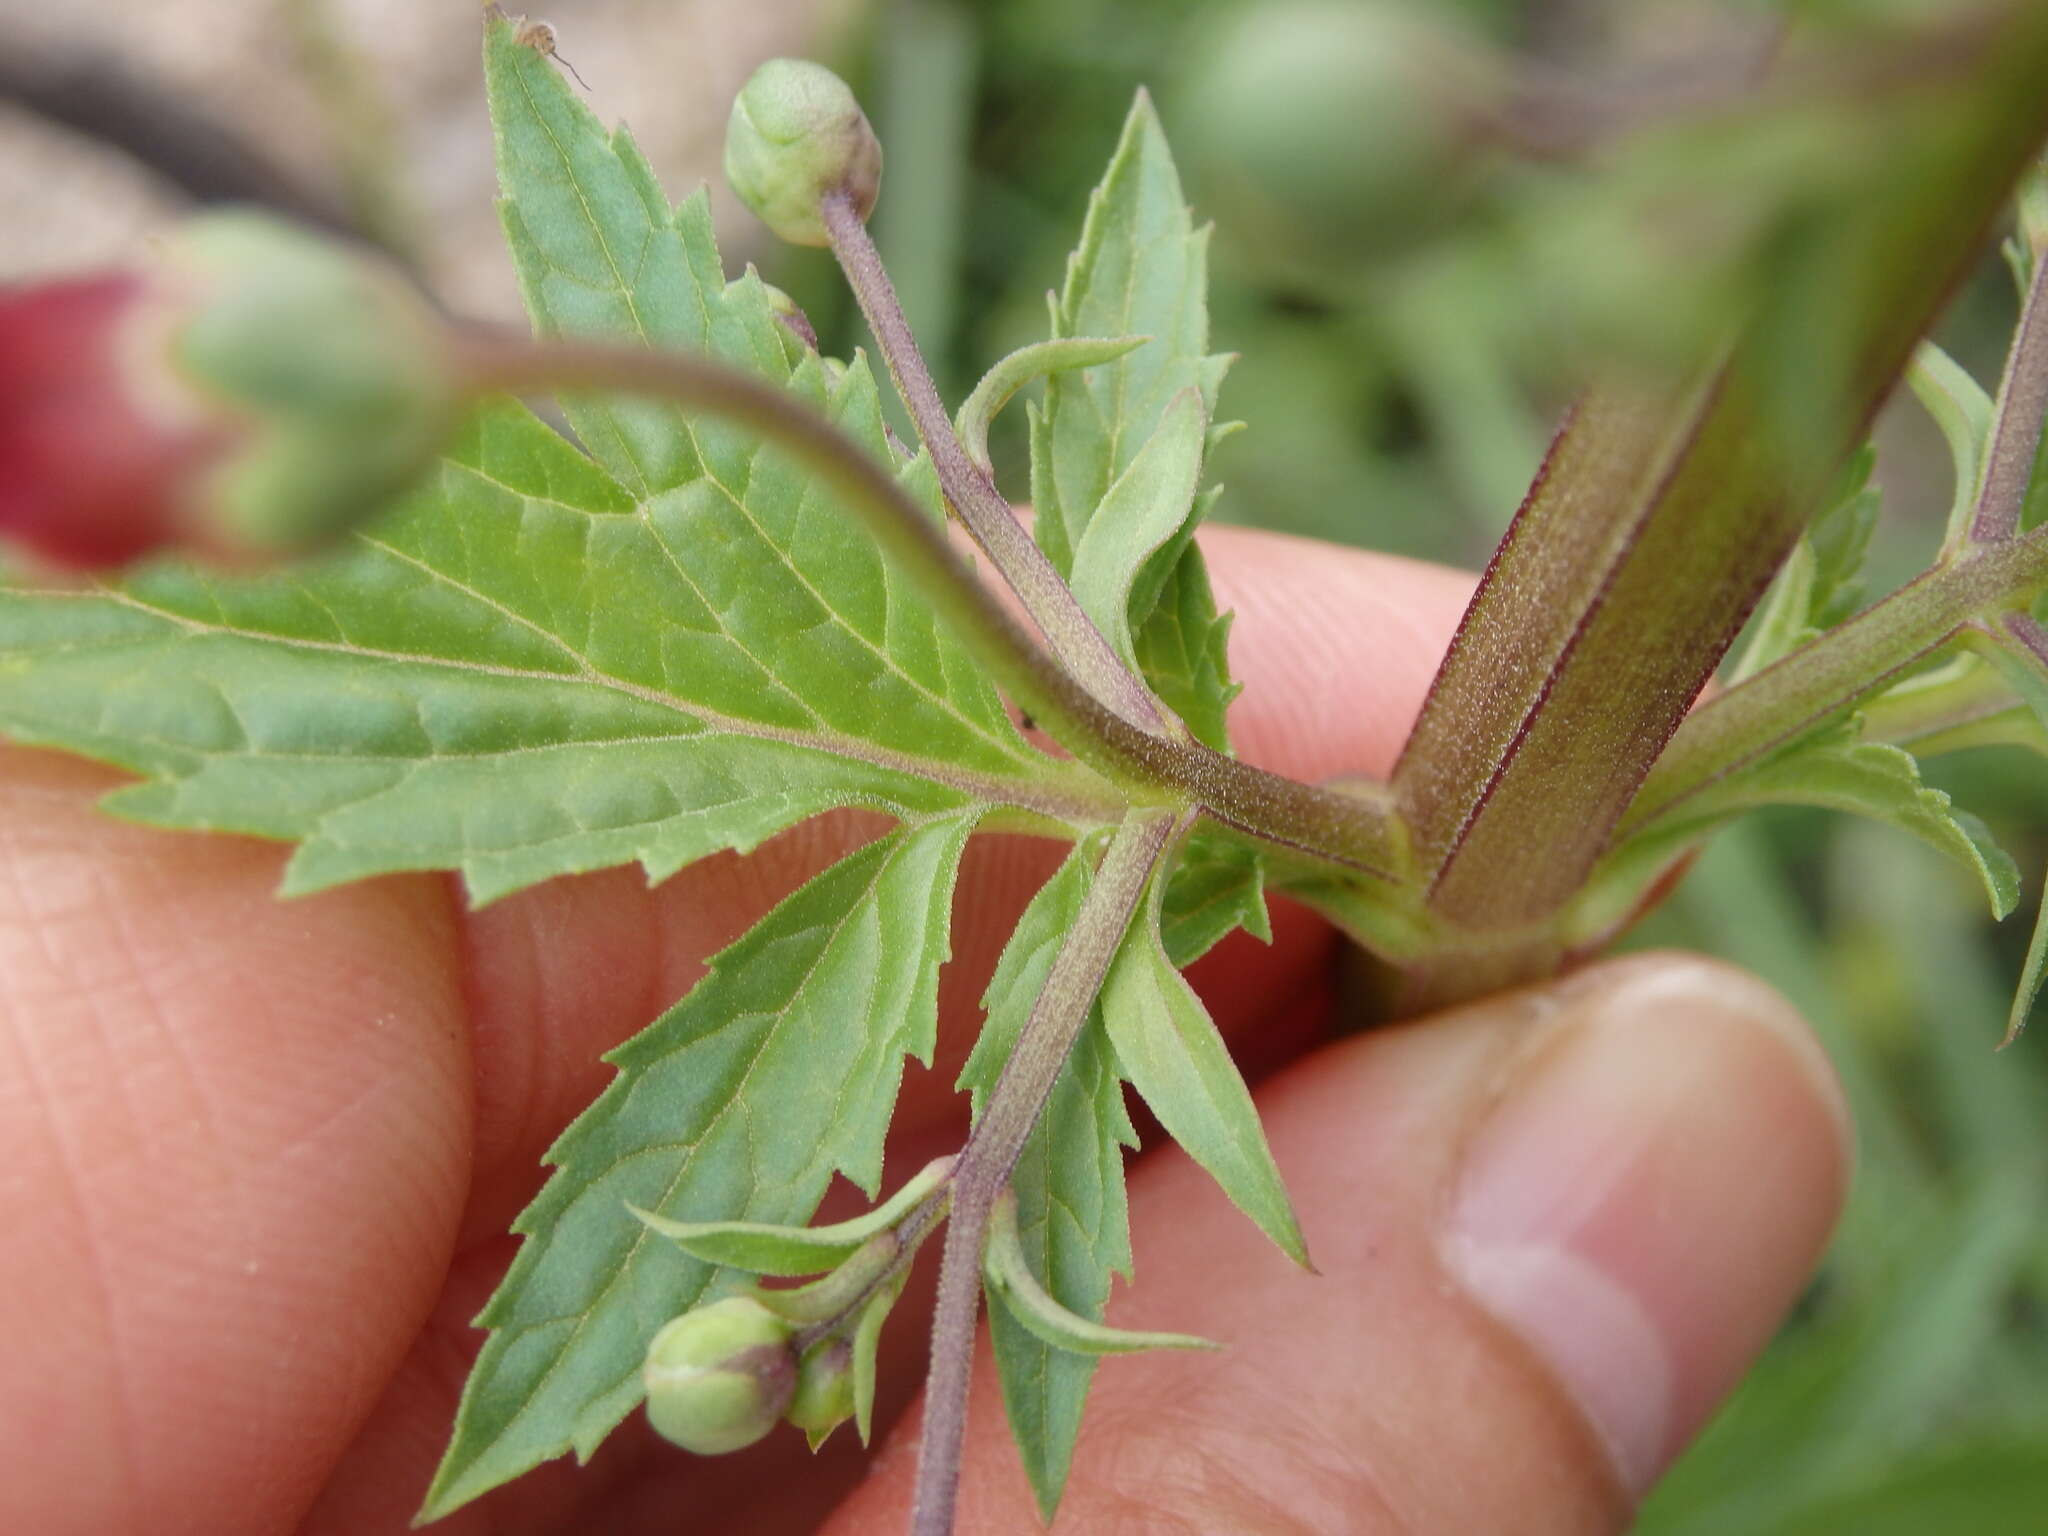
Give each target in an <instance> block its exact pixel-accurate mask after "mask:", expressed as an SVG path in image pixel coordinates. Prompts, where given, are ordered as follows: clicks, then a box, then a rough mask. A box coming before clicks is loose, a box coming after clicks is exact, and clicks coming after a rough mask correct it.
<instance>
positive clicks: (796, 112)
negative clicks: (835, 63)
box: [725, 59, 882, 245]
mask: <svg viewBox="0 0 2048 1536" xmlns="http://www.w3.org/2000/svg"><path fill="white" fill-rule="evenodd" d="M725 179H726V180H727V181H728V182H730V183H731V184H732V189H733V191H735V192H737V193H738V194H739V197H740V201H741V202H743V203H745V204H746V205H747V206H748V207H749V208H751V209H753V211H754V213H755V214H756V215H757V216H759V218H760V220H761V222H762V223H764V224H766V225H767V226H768V227H769V228H770V229H772V230H774V231H775V233H776V234H778V235H780V236H781V237H782V238H783V239H785V240H788V241H790V242H792V243H793V244H796V245H826V244H829V243H830V242H829V240H828V239H827V237H826V233H825V222H824V220H823V219H822V218H821V217H820V216H819V212H818V205H819V203H820V202H822V201H823V199H824V197H825V194H826V193H828V192H844V193H846V194H847V196H848V197H850V198H851V199H852V201H853V206H854V208H855V209H856V210H858V211H859V213H860V216H861V218H863V219H865V218H867V216H868V214H869V213H871V212H872V211H873V210H874V206H875V195H876V194H877V193H878V192H879V191H880V190H881V187H882V146H881V144H880V143H879V142H878V141H877V140H876V138H875V133H874V130H873V129H872V128H870V127H869V126H868V119H867V114H866V113H864V112H862V111H861V109H860V103H859V102H857V101H855V100H854V99H853V92H852V91H851V90H849V89H848V88H847V84H846V82H845V81H844V80H842V79H840V78H839V77H838V76H837V75H835V74H833V73H832V71H831V70H829V69H827V68H825V66H824V65H822V64H813V63H811V62H809V61H808V60H805V59H770V60H769V61H768V62H767V63H766V64H763V65H762V66H761V67H760V68H759V69H757V70H755V71H754V74H753V77H752V78H751V79H749V80H748V81H747V83H746V85H744V86H743V87H741V89H740V93H739V96H738V97H737V98H736V99H735V100H734V101H733V104H732V118H731V120H730V121H728V122H727V124H726V128H725Z"/></svg>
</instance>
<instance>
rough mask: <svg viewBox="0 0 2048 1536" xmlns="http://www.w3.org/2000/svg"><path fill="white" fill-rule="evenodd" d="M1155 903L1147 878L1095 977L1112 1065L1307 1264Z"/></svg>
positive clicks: (1248, 1112)
mask: <svg viewBox="0 0 2048 1536" xmlns="http://www.w3.org/2000/svg"><path fill="white" fill-rule="evenodd" d="M1159 910H1160V887H1159V885H1158V884H1157V882H1155V883H1154V886H1153V895H1152V899H1151V901H1150V903H1149V904H1148V906H1147V909H1146V912H1145V916H1144V920H1143V921H1141V922H1138V923H1134V924H1133V925H1132V927H1131V930H1130V932H1129V933H1128V934H1126V935H1125V936H1124V942H1123V946H1122V948H1120V949H1119V950H1118V951H1117V955H1116V959H1115V960H1114V961H1112V962H1111V963H1110V968H1109V975H1108V977H1107V978H1106V979H1105V980H1104V981H1103V984H1102V1018H1103V1023H1104V1026H1105V1028H1106V1029H1107V1031H1108V1034H1109V1040H1110V1044H1111V1046H1112V1047H1113V1048H1114V1049H1115V1052H1116V1063H1117V1068H1118V1070H1119V1071H1120V1072H1121V1073H1122V1074H1123V1076H1124V1077H1125V1078H1126V1079H1127V1080H1128V1081H1129V1082H1130V1084H1131V1086H1132V1087H1134V1088H1136V1089H1137V1090H1138V1094H1139V1096H1140V1097H1141V1098H1143V1099H1144V1101H1145V1103H1146V1105H1147V1106H1148V1107H1149V1108H1150V1109H1151V1111H1152V1113H1153V1114H1155V1115H1157V1116H1158V1117H1159V1123H1160V1124H1161V1125H1163V1126H1165V1127H1166V1130H1167V1133H1168V1134H1169V1135H1171V1136H1172V1137H1173V1139H1174V1140H1175V1141H1177V1142H1179V1143H1180V1144H1181V1146H1182V1147H1183V1148H1184V1149H1185V1150H1186V1151H1187V1154H1188V1155H1189V1156H1190V1157H1192V1158H1193V1159H1194V1160H1195V1161H1196V1162H1197V1163H1200V1164H1201V1165H1202V1167H1203V1168H1205V1169H1206V1170H1207V1171H1208V1173H1209V1176H1210V1177H1211V1178H1213V1179H1214V1180H1215V1181H1216V1182H1217V1184H1218V1185H1220V1186H1221V1187H1222V1190H1223V1192H1224V1193H1225V1194H1226V1195H1228V1196H1229V1197H1230V1199H1231V1202H1232V1203H1233V1204H1234V1205H1236V1206H1237V1208H1238V1209H1239V1210H1241V1211H1243V1212H1244V1213H1245V1215H1247V1216H1249V1217H1250V1218H1251V1219H1252V1220H1253V1221H1254V1222H1255V1223H1257V1225H1258V1227H1259V1230H1260V1231H1262V1232H1264V1233H1265V1234H1266V1235H1267V1236H1268V1237H1270V1238H1271V1239H1272V1240H1273V1242H1274V1243H1275V1244H1276V1245H1277V1246H1278V1247H1279V1248H1280V1250H1281V1251H1282V1252H1283V1253H1285V1254H1286V1255H1287V1256H1288V1257H1289V1258H1291V1259H1293V1260H1294V1261H1295V1263H1297V1264H1299V1265H1301V1266H1302V1267H1303V1268H1313V1266H1312V1265H1311V1264H1310V1263H1309V1258H1308V1249H1307V1247H1306V1246H1305V1245H1304V1244H1303V1242H1302V1238H1301V1228H1300V1226H1299V1224H1298V1223H1297V1222H1296V1220H1295V1217H1294V1204H1293V1202H1292V1201H1291V1200H1290V1199H1289V1198H1288V1195H1287V1189H1286V1186H1285V1185H1284V1184H1283V1183H1282V1182H1281V1180H1280V1170H1279V1169H1278V1168H1277V1167H1275V1166H1274V1163H1273V1154H1272V1152H1271V1150H1270V1149H1269V1148H1268V1147H1267V1145H1266V1133H1265V1130H1264V1128H1263V1127H1261V1125H1260V1124H1259V1111H1258V1108H1257V1106H1256V1105H1254V1104H1253V1103H1252V1096H1251V1093H1250V1091H1249V1090H1248V1089H1247V1088H1246V1087H1245V1084H1244V1079H1243V1078H1242V1077H1241V1076H1239V1075H1238V1070H1237V1064H1236V1063H1235V1062H1233V1061H1232V1060H1231V1059H1230V1051H1229V1049H1228V1047H1226V1046H1225V1045H1224V1043H1223V1037H1222V1036H1221V1035H1220V1034H1218V1033H1217V1032H1216V1025H1215V1023H1214V1021H1213V1020H1211V1019H1210V1017H1209V1012H1208V1010H1207V1009H1206V1008H1204V1007H1203V1006H1202V1000H1201V999H1200V998H1198V997H1196V996H1195V993H1194V989H1193V988H1192V987H1190V986H1189V985H1188V984H1187V981H1186V979H1185V978H1184V977H1182V975H1181V974H1180V972H1179V971H1178V970H1176V969H1175V968H1174V966H1173V963H1172V962H1171V961H1170V960H1168V959H1167V957H1166V950H1165V948H1164V946H1163V945H1162V944H1161V942H1160V936H1159Z"/></svg>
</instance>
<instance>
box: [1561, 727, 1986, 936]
mask: <svg viewBox="0 0 2048 1536" xmlns="http://www.w3.org/2000/svg"><path fill="white" fill-rule="evenodd" d="M1858 730H1860V726H1859V724H1858V723H1857V722H1855V721H1853V720H1852V721H1851V722H1849V724H1848V725H1846V726H1844V727H1842V728H1841V729H1839V730H1836V731H1833V732H1830V733H1828V734H1826V735H1823V736H1821V737H1819V738H1818V739H1816V740H1814V741H1811V742H1809V743H1805V744H1802V745H1799V746H1795V747H1792V748H1790V749H1788V750H1786V751H1784V752H1780V753H1778V754H1777V755H1775V756H1773V757H1768V758H1764V759H1763V760H1761V761H1760V762H1758V763H1756V764H1754V765H1752V766H1750V767H1747V768H1744V769H1742V770H1741V771H1740V772H1738V773H1735V774H1732V775H1731V776H1729V777H1728V778H1727V779H1724V780H1723V781H1722V782H1720V783H1719V784H1715V785H1712V786H1710V787H1709V788H1707V789H1705V790H1703V791H1701V792H1700V793H1698V794H1696V795H1694V796H1692V797H1691V798H1690V799H1689V800H1687V801H1685V802H1684V804H1683V807H1682V809H1681V810H1680V811H1678V812H1674V813H1673V814H1672V815H1670V816H1669V817H1667V818H1665V819H1661V820H1659V821H1658V822H1656V823H1654V824H1652V826H1650V827H1649V828H1647V829H1646V830H1645V831H1643V832H1641V833H1639V834H1638V835H1637V836H1636V837H1634V838H1631V839H1630V840H1629V842H1628V843H1626V844H1624V845H1623V846H1622V848H1620V849H1618V850H1617V851H1616V852H1615V853H1614V854H1613V855H1610V858H1609V861H1608V862H1607V863H1606V864H1605V865H1604V867H1603V869H1602V872H1601V874H1600V875H1599V876H1598V877H1596V878H1597V880H1598V881H1599V882H1600V883H1603V884H1604V883H1606V882H1607V881H1609V880H1616V881H1617V883H1620V884H1627V883H1628V882H1629V881H1630V880H1632V879H1635V878H1637V877H1638V876H1640V875H1642V874H1644V873H1646V872H1647V871H1649V870H1650V869H1653V868H1654V867H1657V866H1658V865H1660V864H1662V863H1663V862H1665V861H1668V859H1669V858H1670V857H1671V856H1672V855H1673V854H1674V853H1675V852H1676V851H1677V850H1678V849H1679V848H1681V847H1683V846H1684V845H1686V844H1687V843H1690V842H1695V841H1697V840H1698V839H1699V838H1700V837H1702V836H1704V835H1705V834H1706V833H1707V832H1708V831H1710V830H1711V829H1712V828H1713V827H1714V826H1717V825H1719V824H1720V823H1722V822H1725V821H1727V820H1728V819H1729V818H1731V817H1733V816H1736V815H1739V814H1741V813H1742V812H1744V811H1751V810H1756V809H1759V808H1761V807H1763V806H1767V805H1811V806H1819V807H1821V808H1822V809H1824V810H1834V811H1848V812H1850V813H1852V814H1855V815H1858V816H1867V817H1869V818H1871V819H1872V820H1875V821H1881V822H1884V823H1886V824H1887V825H1889V826H1893V827H1896V828H1898V829H1899V830H1901V831H1904V832H1910V833H1912V834H1913V835H1914V836H1915V837H1917V838H1919V839H1921V840H1922V841H1923V842H1925V843H1927V844H1929V845H1930V846H1932V847H1933V848H1935V849H1937V850H1939V851H1940V852H1942V853H1945V854H1947V855H1948V856H1949V857H1950V858H1951V859H1953V860H1955V861H1956V862H1957V863H1958V864H1960V865H1962V866H1963V867H1964V868H1965V869H1967V870H1969V871H1970V873H1971V874H1973V875H1975V876H1976V877H1977V880H1978V882H1979V883H1980V884H1981V885H1982V886H1983V888H1984V894H1985V897H1986V899H1987V900H1988V901H1989V902H1990V905H1991V912H1992V915H1993V916H1994V917H2001V918H2002V917H2004V916H2005V915H2006V914H2007V913H2008V912H2010V911H2011V910H2012V909H2013V907H2014V905H2015V904H2016V903H2017V902H2018V900H2019V871H2018V870H2017V868H2016V867H2015V866H2014V864H2013V862H2012V860H2011V859H2010V858H2008V857H2007V856H2006V854H2005V852H2004V851H2003V850H2002V849H2000V848H1999V847H1998V845H1997V844H1996V843H1995V842H1993V841H1992V839H1991V834H1990V832H1989V831H1988V830H1987V829H1986V828H1985V826H1984V824H1983V823H1982V822H1980V821H1978V820H1977V818H1976V817H1974V816H1972V815H1970V814H1969V813H1968V812H1966V811H1960V810H1957V809H1956V808H1955V807H1954V806H1953V805H1951V804H1950V802H1949V797H1948V796H1947V795H1946V794H1944V793H1942V792H1941V791H1940V790H1938V789H1934V788H1931V787H1930V786H1928V785H1926V784H1924V783H1922V782H1921V779H1920V770H1919V765H1918V764H1917V763H1916V762H1915V761H1914V760H1913V755H1912V753H1910V752H1906V751H1903V750H1902V749H1900V748H1898V747H1893V746H1887V745H1885V744H1884V743H1881V742H1872V741H1861V740H1858V739H1857V732H1858ZM1624 870H1625V871H1628V872H1629V873H1628V874H1626V875H1619V876H1618V875H1617V871H1624Z"/></svg>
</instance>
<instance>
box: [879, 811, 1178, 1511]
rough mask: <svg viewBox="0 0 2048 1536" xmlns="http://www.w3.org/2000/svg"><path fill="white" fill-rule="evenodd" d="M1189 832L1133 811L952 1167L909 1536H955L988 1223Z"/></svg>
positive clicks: (1167, 815) (1169, 819)
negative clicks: (1150, 887) (1155, 883)
mask: <svg viewBox="0 0 2048 1536" xmlns="http://www.w3.org/2000/svg"><path fill="white" fill-rule="evenodd" d="M1184 825H1185V821H1184V820H1183V819H1182V818H1180V817H1177V816H1176V815H1175V814H1174V813H1173V812H1172V811H1170V810H1165V809H1155V810H1141V811H1134V812H1133V813H1132V814H1131V815H1130V816H1129V817H1128V818H1126V820H1125V821H1124V823H1123V825H1121V826H1120V827H1118V828H1117V832H1116V836H1115V837H1114V838H1113V839H1111V841H1110V844H1109V848H1108V849H1107V851H1106V852H1104V854H1103V856H1102V866H1101V868H1100V869H1098V870H1097V871H1096V874H1095V883H1094V884H1093V885H1092V886H1090V887H1089V889H1088V894H1087V896H1086V897H1085V898H1084V899H1083V901H1082V903H1081V911H1080V913H1079V915H1078V916H1077V917H1076V918H1075V920H1074V926H1073V927H1072V928H1071V929H1070V930H1068V933H1067V936H1066V939H1065V940H1064V941H1063V942H1062V943H1061V945H1060V948H1059V953H1058V954H1057V955H1056V956H1054V958H1053V963H1052V969H1051V970H1050V971H1049V972H1047V974H1046V978H1045V986H1044V988H1043V989H1042V990H1041V991H1040V992H1039V994H1038V999H1037V1001H1036V1002H1034V1003H1033V1004H1032V1007H1031V1014H1030V1016H1029V1017H1028V1018H1027V1019H1026V1020H1025V1021H1024V1028H1023V1030H1022V1032H1021V1033H1020V1034H1019V1035H1018V1037H1017V1044H1016V1047H1015V1049H1013V1050H1012V1051H1011V1052H1010V1059H1009V1061H1008V1062H1006V1063H1005V1064H1004V1066H1003V1071H1002V1075H1001V1076H1000V1077H999V1078H997V1079H996V1085H995V1088H994V1089H993V1090H992V1091H991V1092H990V1094H989V1097H988V1103H987V1105H986V1106H985V1107H984V1108H983V1110H982V1114H981V1118H980V1119H979V1120H977V1121H976V1122H975V1125H974V1130H973V1132H972V1133H971V1134H970V1135H969V1136H968V1138H967V1145H966V1146H965V1147H964V1148H962V1149H961V1152H960V1161H959V1162H958V1163H957V1164H956V1165H955V1167H954V1170H953V1212H952V1215H951V1216H950V1217H949V1218H948V1220H947V1223H946V1246H945V1252H944V1255H943V1257H942V1259H941V1262H940V1268H939V1296H938V1305H937V1307H936V1309H935V1310H934V1311H933V1313H932V1351H931V1368H930V1374H929V1375H928V1376H927V1377H926V1379H925V1394H924V1427H923V1431H922V1433H921V1435H920V1437H919V1441H918V1451H917V1457H918V1459H917V1497H916V1501H915V1504H914V1506H913V1513H912V1516H911V1532H912V1536H947V1533H949V1532H950V1531H951V1530H952V1529H953V1504H954V1498H955V1496H956V1494H957V1493H958V1490H959V1484H960V1448H961V1445H962V1443H963V1440H964V1437H965V1435H966V1431H967V1389H968V1386H969V1384H970V1378H971V1375H972V1371H973V1365H974V1330H975V1323H976V1321H977V1319H978V1318H979V1316H980V1311H981V1250H982V1244H983V1243H984V1241H985V1240H986V1238H987V1236H988V1221H989V1215H990V1213H991V1212H992V1211H993V1210H994V1208H995V1202H996V1198H997V1197H998V1196H999V1195H1001V1194H1002V1192H1003V1189H1004V1187H1005V1186H1006V1185H1007V1184H1008V1183H1009V1182H1010V1174H1011V1173H1012V1172H1013V1171H1014V1170H1015V1168H1016V1166H1017V1159H1018V1158H1019V1157H1020V1156H1022V1155H1023V1152H1024V1144H1025V1143H1026V1142H1027V1141H1028V1140H1030V1137H1031V1130H1032V1127H1033V1126H1035V1125H1037V1123H1038V1117H1039V1115H1040V1113H1041V1112H1042V1111H1043V1110H1044V1108H1045V1101H1046V1099H1047V1098H1049V1097H1050V1096H1051V1094H1052V1090H1053V1084H1054V1083H1055V1082H1056V1081H1057V1080H1058V1078H1059V1075H1060V1069H1061V1068H1062V1067H1063V1066H1065V1065H1066V1060H1067V1056H1068V1055H1069V1053H1071V1052H1072V1050H1073V1048H1074V1042H1075V1041H1076V1040H1077V1039H1079V1038H1080V1035H1081V1031H1082V1029H1083V1028H1084V1027H1085V1026H1086V1025H1087V1022H1088V1017H1089V1013H1090V1011H1091V1010H1092V1009H1093V1008H1094V1006H1095V997H1096V994H1097V993H1098V992H1100V991H1101V990H1102V979H1103V977H1104V976H1106V975H1107V974H1108V973H1109V964H1110V961H1111V960H1112V959H1114V958H1115V956H1116V952H1117V948H1118V946H1119V945H1121V944H1122V943H1123V938H1124V933H1125V930H1127V929H1128V928H1129V927H1130V924H1131V919H1132V917H1133V916H1134V915H1135V914H1136V912H1137V910H1138V905H1139V903H1140V902H1141V901H1143V900H1144V896H1145V887H1146V885H1147V884H1148V883H1149V882H1150V881H1151V879H1152V875H1153V872H1154V871H1155V870H1156V869H1157V868H1158V867H1159V861H1160V859H1161V858H1162V857H1163V856H1164V855H1165V853H1166V850H1167V848H1168V846H1169V845H1170V844H1171V842H1172V841H1173V838H1174V834H1175V833H1176V831H1177V830H1178V829H1179V828H1181V827H1183V826H1184Z"/></svg>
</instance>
